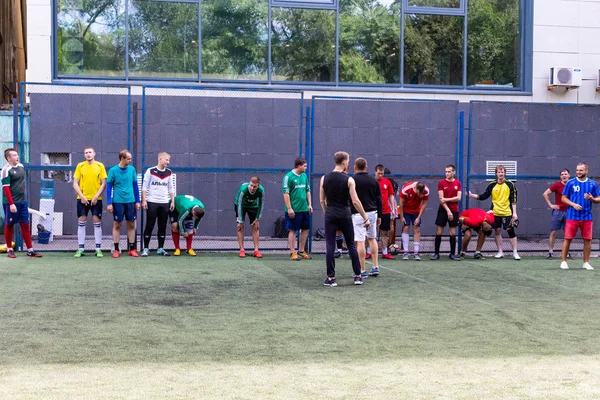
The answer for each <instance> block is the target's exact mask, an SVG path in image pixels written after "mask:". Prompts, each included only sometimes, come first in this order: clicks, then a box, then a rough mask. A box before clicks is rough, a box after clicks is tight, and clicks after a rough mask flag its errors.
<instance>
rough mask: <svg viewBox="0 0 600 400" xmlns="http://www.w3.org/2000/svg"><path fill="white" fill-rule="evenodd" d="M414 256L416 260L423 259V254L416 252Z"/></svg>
mask: <svg viewBox="0 0 600 400" xmlns="http://www.w3.org/2000/svg"><path fill="white" fill-rule="evenodd" d="M413 258H414V259H415V261H421V256H420V255H419V253H415V254H414V255H413Z"/></svg>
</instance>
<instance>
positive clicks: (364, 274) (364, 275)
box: [360, 271, 369, 279]
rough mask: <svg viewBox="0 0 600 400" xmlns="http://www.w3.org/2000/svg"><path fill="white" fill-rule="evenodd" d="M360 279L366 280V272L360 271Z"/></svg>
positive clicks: (367, 275)
mask: <svg viewBox="0 0 600 400" xmlns="http://www.w3.org/2000/svg"><path fill="white" fill-rule="evenodd" d="M360 277H361V278H363V279H367V278H368V277H369V274H367V271H362V272H361V273H360Z"/></svg>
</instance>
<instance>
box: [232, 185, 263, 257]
mask: <svg viewBox="0 0 600 400" xmlns="http://www.w3.org/2000/svg"><path fill="white" fill-rule="evenodd" d="M264 194H265V188H264V187H263V186H262V185H261V184H260V178H259V177H258V176H253V177H252V178H251V179H250V182H247V183H244V184H242V186H240V188H239V189H238V192H237V194H236V195H235V200H234V201H233V205H234V208H235V218H236V221H237V237H238V244H239V245H240V257H242V258H243V257H246V250H244V220H245V219H246V214H248V220H249V221H250V227H251V228H252V242H253V243H254V253H253V255H254V257H256V258H262V254H260V251H259V250H258V240H259V238H260V231H259V228H260V217H261V215H262V212H263V208H264V206H265V196H264Z"/></svg>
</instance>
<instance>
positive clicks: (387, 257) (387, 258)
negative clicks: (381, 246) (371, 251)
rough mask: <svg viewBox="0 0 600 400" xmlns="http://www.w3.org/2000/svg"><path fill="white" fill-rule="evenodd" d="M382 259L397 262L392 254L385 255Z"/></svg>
mask: <svg viewBox="0 0 600 400" xmlns="http://www.w3.org/2000/svg"><path fill="white" fill-rule="evenodd" d="M381 258H385V259H386V260H395V259H396V258H395V257H394V256H392V255H391V254H384V255H382V256H381Z"/></svg>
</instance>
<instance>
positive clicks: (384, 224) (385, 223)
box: [379, 214, 392, 231]
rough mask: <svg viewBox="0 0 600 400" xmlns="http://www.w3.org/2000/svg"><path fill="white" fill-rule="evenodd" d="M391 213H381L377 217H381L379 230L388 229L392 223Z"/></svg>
mask: <svg viewBox="0 0 600 400" xmlns="http://www.w3.org/2000/svg"><path fill="white" fill-rule="evenodd" d="M391 215H392V214H381V216H380V217H379V218H381V225H379V230H382V231H389V230H390V228H391V226H392V224H391V221H392V219H391V218H390V216H391Z"/></svg>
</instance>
